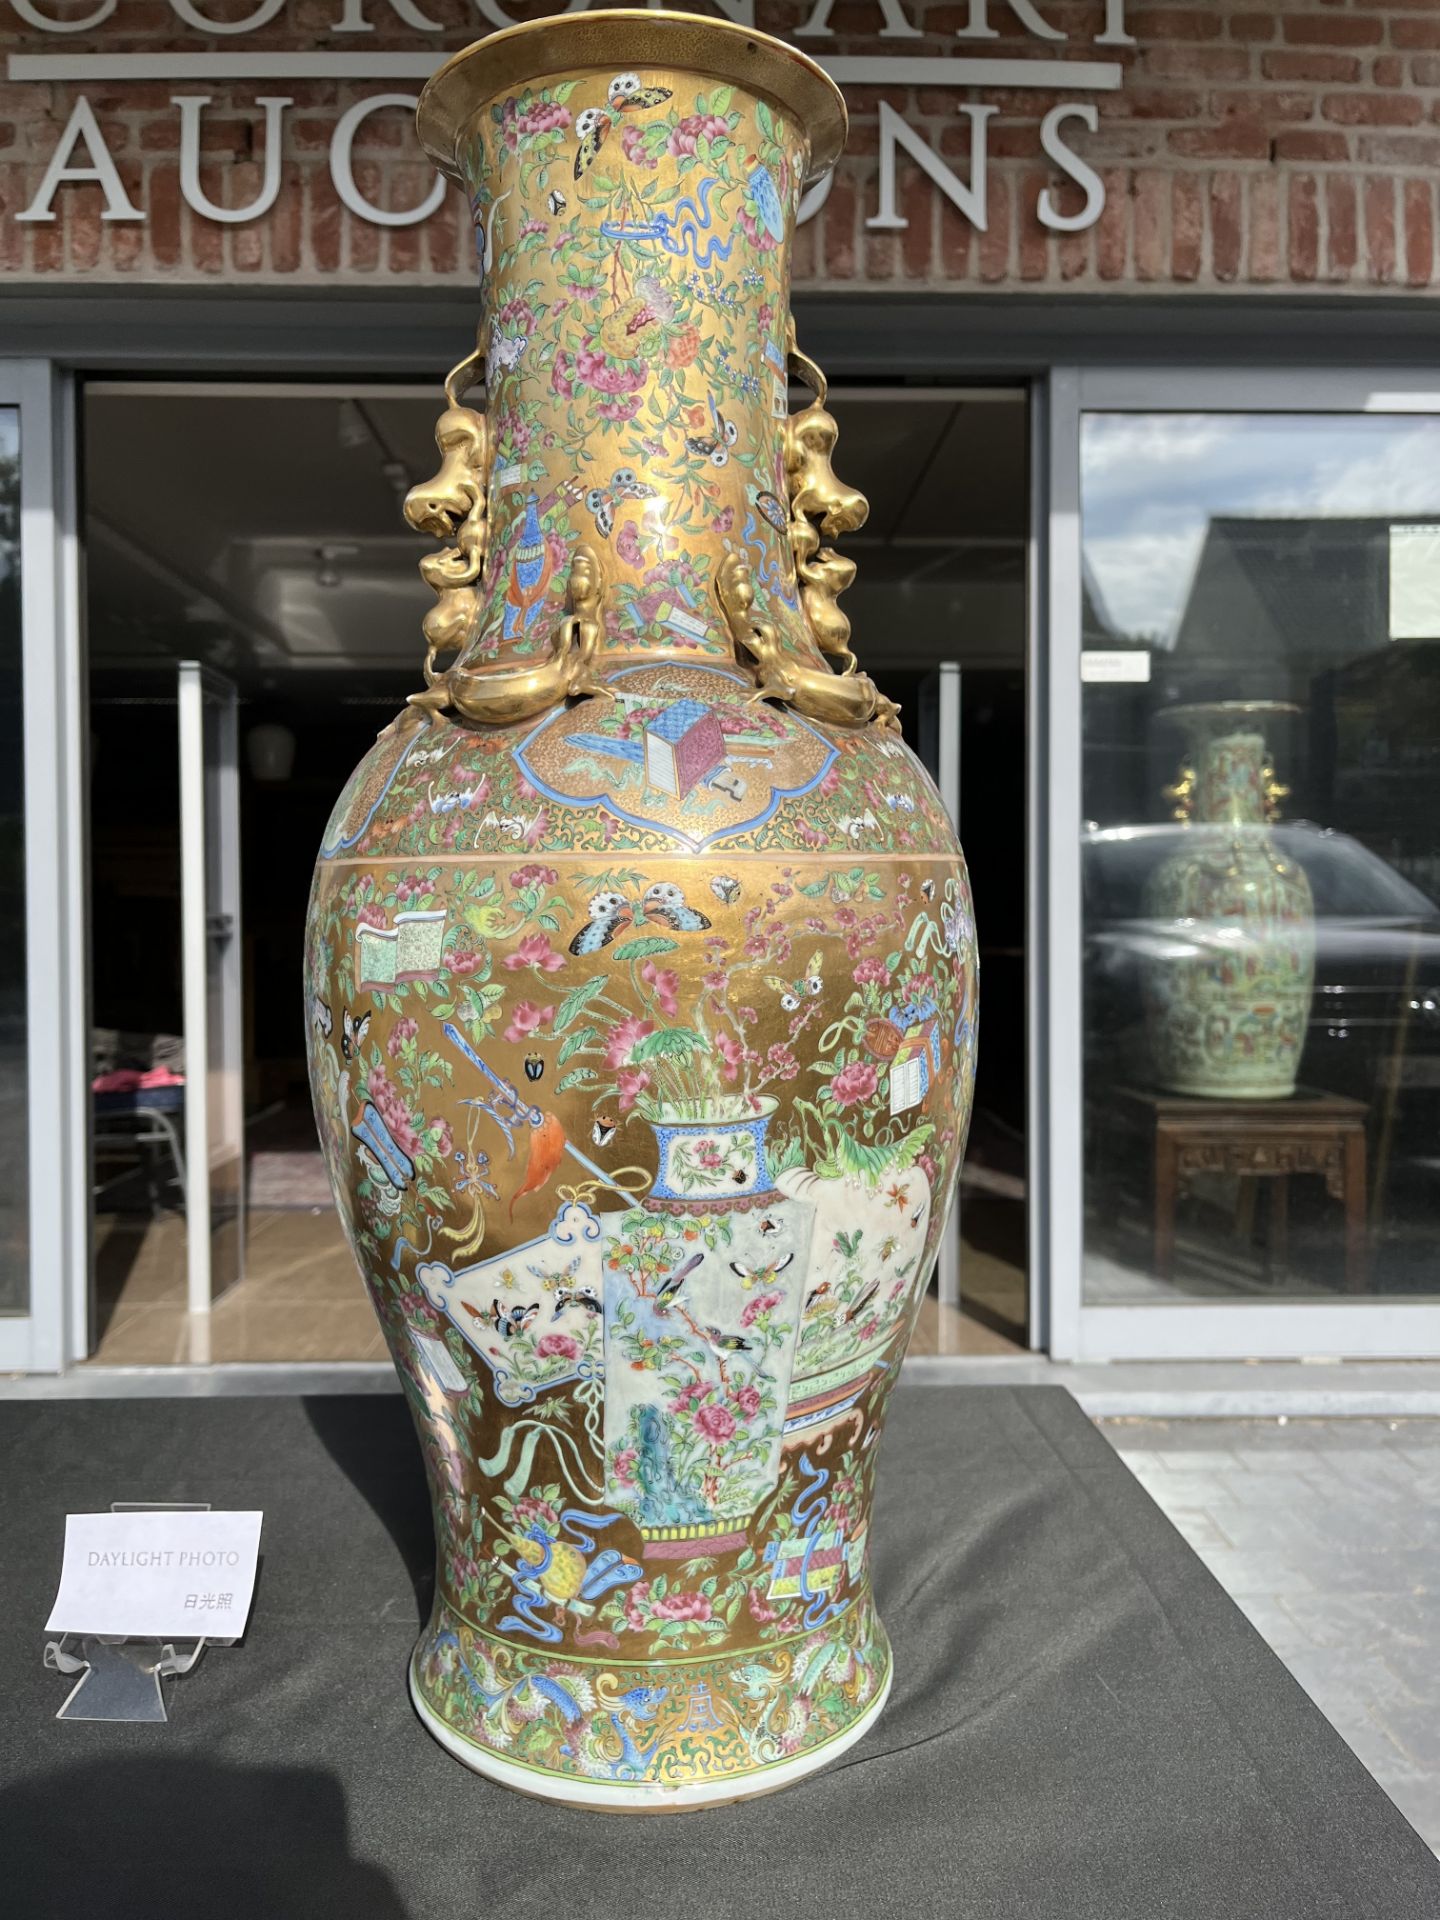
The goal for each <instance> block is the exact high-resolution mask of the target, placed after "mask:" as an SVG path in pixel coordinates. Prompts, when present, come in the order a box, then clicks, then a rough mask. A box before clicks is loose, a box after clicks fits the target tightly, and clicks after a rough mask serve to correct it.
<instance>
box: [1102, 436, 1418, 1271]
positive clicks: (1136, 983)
mask: <svg viewBox="0 0 1440 1920" xmlns="http://www.w3.org/2000/svg"><path fill="white" fill-rule="evenodd" d="M1081 447H1082V510H1083V551H1084V607H1083V623H1084V637H1083V645H1084V647H1085V649H1086V651H1087V654H1089V655H1090V656H1091V658H1092V659H1093V657H1094V655H1095V654H1096V653H1103V654H1104V655H1105V656H1107V657H1106V659H1105V660H1104V661H1103V662H1097V663H1096V665H1095V668H1094V670H1093V671H1092V672H1091V673H1087V676H1086V681H1085V685H1084V762H1083V787H1084V802H1083V804H1084V813H1085V824H1084V828H1083V853H1082V871H1083V885H1084V930H1083V937H1084V981H1085V994H1084V1022H1085V1034H1084V1040H1085V1055H1084V1058H1085V1116H1086V1125H1085V1236H1086V1245H1085V1265H1084V1286H1085V1298H1086V1301H1087V1302H1088V1303H1089V1304H1092V1305H1103V1304H1137V1305H1140V1304H1164V1303H1167V1302H1174V1301H1177V1300H1199V1299H1206V1300H1217V1299H1233V1300H1236V1301H1246V1300H1269V1301H1274V1300H1276V1299H1291V1298H1293V1299H1317V1300H1318V1299H1330V1298H1343V1297H1345V1296H1347V1295H1353V1294H1372V1295H1373V1294H1384V1295H1388V1296H1391V1297H1401V1298H1420V1297H1434V1296H1435V1295H1436V1293H1437V1292H1440V1287H1437V1281H1436V1269H1435V1263H1434V1257H1433V1246H1434V1239H1435V1232H1436V1226H1437V1221H1440V1183H1437V1179H1436V1175H1437V1172H1440V1124H1437V1123H1440V906H1437V904H1436V901H1437V898H1440V420H1437V419H1434V418H1430V417H1426V416H1419V415H1375V414H1363V415H1338V414H1334V415H1332V414H1318V413H1317V414H1313V415H1292V414H1286V415H1279V414H1268V415H1267V414H1180V413H1168V414H1167V413H1091V414H1089V415H1087V416H1086V417H1085V419H1084V422H1083V429H1082V442H1081ZM1117 655H1134V656H1136V657H1135V658H1133V659H1129V660H1121V661H1117V659H1116V656H1117ZM1102 673H1103V675H1104V676H1105V677H1103V678H1102V677H1100V676H1101V674H1102Z"/></svg>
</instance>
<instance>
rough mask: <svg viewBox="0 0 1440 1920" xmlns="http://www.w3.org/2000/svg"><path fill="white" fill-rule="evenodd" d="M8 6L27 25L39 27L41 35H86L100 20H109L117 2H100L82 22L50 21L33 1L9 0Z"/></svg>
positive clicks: (106, 0)
mask: <svg viewBox="0 0 1440 1920" xmlns="http://www.w3.org/2000/svg"><path fill="white" fill-rule="evenodd" d="M10 4H11V6H12V7H14V9H15V11H16V13H18V14H19V16H20V18H21V19H22V20H23V21H25V22H26V24H27V25H29V26H32V27H39V29H40V31H41V32H42V33H87V32H88V31H89V29H90V28H91V27H98V26H99V25H100V23H101V21H102V20H108V19H109V18H110V16H111V14H112V13H114V11H115V8H116V5H117V4H118V0H100V5H99V6H98V7H97V8H96V9H95V11H94V13H87V14H86V16H85V18H84V19H83V20H51V19H50V18H49V17H48V16H47V15H46V14H43V13H41V11H40V9H39V8H38V7H37V6H36V5H35V3H34V0H10Z"/></svg>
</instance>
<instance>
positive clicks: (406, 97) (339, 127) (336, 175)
mask: <svg viewBox="0 0 1440 1920" xmlns="http://www.w3.org/2000/svg"><path fill="white" fill-rule="evenodd" d="M418 105H419V102H418V101H417V100H416V98H415V95H414V94H413V93H376V94H372V95H371V96H370V98H369V99H368V100H357V101H356V102H355V104H354V106H353V107H350V108H348V109H347V110H346V111H345V112H344V113H342V114H341V116H340V118H339V119H338V120H337V121H336V122H335V132H334V134H333V136H332V137H331V141H330V178H331V180H332V181H333V182H334V183H335V191H336V193H338V194H339V196H340V198H341V200H342V201H343V202H344V204H345V205H346V206H347V207H348V208H349V209H350V211H351V213H353V214H354V215H355V216H356V218H357V219H360V220H368V221H369V222H370V224H371V225H372V226H376V227H418V226H419V224H420V222H421V221H422V220H428V219H429V218H430V216H431V214H432V213H434V211H435V209H436V208H437V207H438V206H439V205H440V203H441V202H442V201H443V200H444V198H445V193H446V188H447V185H448V183H447V182H446V181H445V180H444V179H443V178H439V177H437V179H436V181H435V184H434V186H433V187H432V188H431V189H430V192H429V193H428V194H427V195H426V197H425V198H424V199H423V200H422V201H421V202H420V204H419V206H418V207H411V208H410V209H409V210H408V211H401V212H399V213H395V212H392V211H390V210H389V209H387V208H384V207H372V206H371V204H370V202H369V201H368V200H367V199H365V197H364V196H363V194H362V193H361V192H360V189H359V188H358V187H357V186H356V184H355V175H354V173H353V171H352V170H351V166H350V149H351V148H352V147H353V146H354V144H355V135H356V133H357V132H358V131H359V128H360V123H361V121H362V120H367V119H368V118H369V117H370V115H371V114H372V113H375V112H377V111H378V110H379V109H380V108H381V107H405V108H406V109H408V111H409V112H411V113H413V112H414V111H415V109H416V107H417V106H418Z"/></svg>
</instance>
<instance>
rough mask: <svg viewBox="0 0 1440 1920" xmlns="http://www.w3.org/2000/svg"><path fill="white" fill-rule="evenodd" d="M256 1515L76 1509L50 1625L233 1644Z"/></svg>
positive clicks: (250, 1589)
mask: <svg viewBox="0 0 1440 1920" xmlns="http://www.w3.org/2000/svg"><path fill="white" fill-rule="evenodd" d="M261 1518H262V1516H261V1515H260V1514H259V1513H213V1512H212V1513H72V1514H70V1515H68V1516H67V1518H66V1521H65V1560H64V1564H63V1566H62V1567H61V1569H60V1591H59V1592H58V1593H57V1594H56V1596H55V1605H54V1607H53V1608H52V1609H51V1612H50V1618H49V1619H48V1620H47V1621H46V1623H45V1625H46V1630H47V1632H50V1633H114V1634H129V1635H131V1636H133V1637H136V1638H146V1639H149V1638H152V1637H153V1638H156V1639H172V1638H180V1639H187V1640H198V1639H206V1640H233V1639H238V1637H239V1636H240V1635H241V1634H242V1633H243V1632H244V1631H245V1620H246V1616H247V1615H248V1614H249V1612H250V1601H251V1597H252V1595H253V1594H254V1592H255V1569H256V1564H257V1562H258V1560H259V1556H260V1521H261Z"/></svg>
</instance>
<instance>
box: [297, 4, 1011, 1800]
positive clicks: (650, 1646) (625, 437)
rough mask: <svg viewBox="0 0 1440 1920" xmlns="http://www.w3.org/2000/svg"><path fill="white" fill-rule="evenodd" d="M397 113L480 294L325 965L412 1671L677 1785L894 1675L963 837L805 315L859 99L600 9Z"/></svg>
mask: <svg viewBox="0 0 1440 1920" xmlns="http://www.w3.org/2000/svg"><path fill="white" fill-rule="evenodd" d="M420 128H421V134H422V138H423V139H424V141H425V144H426V146H427V149H428V150H429V151H430V153H431V154H432V156H433V157H434V159H435V160H436V162H437V164H438V165H439V166H440V167H441V168H442V169H443V170H444V171H445V172H446V173H448V174H449V175H451V177H453V178H455V179H457V180H459V181H460V182H461V183H462V184H463V186H464V189H465V192H466V194H467V196H468V199H469V202H470V207H471V212H472V215H473V219H474V223H475V232H476V241H477V252H478V256H479V261H480V269H481V321H480V331H479V338H478V345H477V350H476V353H475V354H474V355H472V356H471V358H470V360H468V361H467V362H465V363H462V366H461V367H460V368H457V369H456V372H455V373H454V374H452V376H451V378H450V380H449V382H448V383H447V398H448V400H449V405H448V406H447V408H446V410H445V411H444V413H443V414H442V415H441V418H440V422H439V425H438V427H437V432H436V438H437V442H438V445H439V449H440V454H441V462H440V468H439V471H438V472H437V474H436V476H435V477H434V479H433V480H431V481H427V482H426V483H424V484H423V485H421V486H418V487H416V488H415V489H414V490H413V492H412V493H411V495H410V497H409V499H408V501H407V503H406V514H407V518H408V519H409V520H410V522H411V524H412V525H413V526H415V527H417V528H419V529H422V530H424V531H427V532H429V533H430V534H431V535H433V536H435V537H436V538H437V539H439V540H440V541H441V542H442V543H443V544H442V546H441V549H440V551H439V552H438V553H436V554H435V555H433V556H431V557H429V558H427V559H425V560H424V561H423V562H422V563H421V572H422V574H423V575H424V578H425V580H426V582H427V583H428V584H429V586H430V587H431V588H432V589H433V591H434V595H435V600H434V605H433V606H432V608H431V610H430V612H429V614H428V615H427V616H426V619H425V626H424V634H425V639H426V642H427V652H426V658H425V673H424V677H425V686H424V688H423V690H422V691H421V692H419V693H417V694H416V695H415V696H414V697H413V698H412V700H411V701H410V703H409V704H408V705H407V707H406V708H405V710H404V711H403V712H402V714H401V715H400V717H399V718H398V719H397V720H396V721H395V722H394V723H393V724H392V725H391V726H389V727H387V728H386V730H385V731H384V732H383V733H382V734H381V736H380V738H379V739H378V740H377V741H376V743H375V745H374V746H373V747H372V748H371V750H370V751H369V753H368V754H367V755H366V756H365V758H364V759H363V760H362V761H361V763H360V765H359V767H358V768H357V769H356V771H355V773H354V775H353V776H352V778H351V780H350V782H349V784H348V786H347V787H346V790H345V792H344V793H343V794H342V796H341V797H340V800H339V802H338V803H337V806H336V808H335V811H334V813H333V815H332V817H331V820H330V823H329V826H328V829H327V832H326V836H325V841H324V845H323V847H322V850H321V855H320V859H319V863H318V866H317V871H316V877H315V883H314V889H313V894H312V898H311V905H310V914H309V922H308V936H307V939H308V945H307V957H306V970H307V979H306V986H307V993H308V998H309V1014H310V1017H309V1035H310V1069H311V1078H312V1085H313V1089H314V1098H315V1111H316V1116H317V1121H318V1124H319V1129H320V1134H321V1138H322V1142H323V1145H324V1150H325V1154H326V1159H327V1162H328V1166H329V1171H330V1176H331V1180H332V1184H333V1187H334V1191H335V1197H336V1204H337V1206H338V1208H339V1212H340V1216H341V1219H342V1221H343V1223H344V1227H345V1231H346V1234H347V1236H348V1239H349V1242H350V1245H351V1247H352V1249H353V1251H354V1254H355V1258H356V1261H357V1263H358V1265H359V1267H360V1270H361V1272H362V1274H363V1276H364V1279H365V1283H366V1285H367V1287H368V1289H369V1292H370V1295H371V1298H372V1300H373V1302H374V1305H375V1308H376V1311H377V1313H378V1315H379V1318H380V1321H381V1324H382V1326H383V1328H384V1332H385V1336H386V1339H387V1341H388V1344H389V1347H390V1351H391V1353H392V1355H393V1357H394V1361H395V1365H396V1368H397V1370H398V1372H399V1376H400V1380H401V1383H402V1385H403V1387H404V1390H405V1392H406V1394H407V1396H408V1398H409V1401H410V1405H411V1408H412V1410H413V1413H414V1417H415V1422H416V1426H417V1428H418V1430H419V1434H420V1438H421V1442H422V1446H423V1451H424V1457H425V1464H426V1468H427V1472H428V1476H429V1484H430V1491H431V1497H432V1501H433V1507H434V1518H435V1530H436V1537H437V1548H438V1557H437V1583H436V1597H435V1604H434V1611H433V1614H432V1616H431V1618H430V1621H429V1623H428V1625H427V1626H426V1628H425V1631H424V1633H423V1634H422V1635H421V1638H420V1642H419V1645H418V1647H417V1648H416V1651H415V1655H414V1659H413V1662H412V1667H411V1691H412V1695H413V1698H414V1701H415V1704H416V1707H417V1709H418V1711H419V1713H420V1715H421V1717H422V1719H423V1721H424V1722H425V1724H426V1725H427V1727H429V1729H430V1730H431V1731H432V1732H433V1733H434V1735H435V1737H436V1738H437V1739H438V1740H440V1741H441V1742H442V1743H443V1744H444V1745H445V1746H446V1747H447V1748H448V1749H449V1750H450V1751H451V1752H452V1753H453V1754H455V1755H457V1756H458V1757H459V1758H460V1759H461V1760H463V1761H464V1762H466V1764H468V1765H469V1766H471V1767H474V1768H475V1769H476V1770H478V1771H479V1772H481V1773H483V1774H487V1775H489V1776H491V1777H492V1778H494V1779H496V1780H500V1781H503V1782H504V1783H506V1784H508V1785H511V1786H514V1787H519V1788H521V1789H523V1790H525V1791H527V1792H530V1793H533V1794H538V1795H541V1796H544V1797H548V1798H552V1799H557V1800H562V1801H566V1802H569V1803H571V1804H574V1805H577V1806H583V1807H593V1808H603V1809H612V1810H631V1811H642V1812H644V1811H661V1812H663V1811H669V1810H677V1809H683V1808H689V1807H698V1806H704V1805H707V1804H713V1803H715V1802H719V1801H726V1800H732V1799H737V1798H740V1797H743V1796H745V1795H747V1794H753V1793H759V1792H764V1791H768V1790H769V1789H771V1788H774V1787H778V1786H783V1785H785V1784H786V1783H787V1782H789V1781H792V1780H795V1779H797V1778H800V1777H801V1776H803V1775H804V1774H806V1773H808V1772H810V1771H812V1770H813V1769H814V1768H816V1767H819V1766H822V1765H824V1764H825V1763H826V1762H828V1761H829V1760H831V1759H833V1758H834V1757H835V1756H836V1755H838V1754H839V1753H841V1752H842V1751H843V1750H844V1749H845V1747H846V1746H848V1745H849V1744H850V1743H851V1742H853V1741H854V1740H856V1739H857V1738H858V1737H859V1736H860V1734H861V1733H863V1731H864V1730H865V1728H866V1727H867V1726H868V1725H869V1724H870V1723H871V1722H872V1721H873V1719H874V1718H875V1716H876V1715H877V1713H878V1712H879V1711H880V1708H881V1706H882V1704H883V1702H884V1699H885V1696H886V1693H887V1690H888V1688H889V1685H890V1672H891V1658H890V1649H889V1645H888V1642H887V1640H886V1636H885V1632H884V1629H883V1627H882V1626H881V1624H880V1621H879V1619H878V1618H877V1615H876V1611H875V1604H874V1599H873V1595H872V1591H871V1582H870V1570H869V1558H868V1542H869V1530H870V1508H871V1501H872V1497H873V1494H874V1479H875V1466H876V1460H877V1446H876V1443H877V1441H878V1439H879V1436H880V1430H881V1425H882V1422H883V1419H884V1414H885V1407H886V1401H887V1396H888V1394H889V1392H890V1389H891V1387H892V1386H893V1384H894V1381H895V1378H896V1375H897V1373H898V1370H899V1367H900V1362H901V1359H902V1357H903V1355H904V1352H905V1348H906V1344H907V1342H908V1339H909V1336H910V1332H911V1329H912V1327H913V1325H914V1322H915V1318H916V1315H917V1313H918V1311H919V1307H920V1303H921V1299H922V1297H923V1294H924V1290H925V1287H926V1284H927V1281H928V1277H929V1273H930V1269H931V1266H932V1264H933V1261H934V1258H935V1254H936V1250H937V1247H938V1244H939V1240H940V1236H941V1233H942V1231H943V1227H944V1222H945V1216H946V1213H947V1210H948V1208H949V1205H950V1202H951V1197H952V1195H953V1192H954V1187H955V1182H956V1178H957V1174H958V1170H959V1164H960V1158H961V1155H962V1152H963V1148H964V1140H965V1132H966V1127H967V1123H968V1117H969V1111H970V1103H971V1095H972V1088H973V1076H974V1049H975V1012H976V953H975V940H974V929H973V924H972V919H971V905H970V894H969V885H968V881H967V877H966V873H965V867H964V862H963V860H962V858H961V855H960V851H959V848H958V846H957V844H956V841H955V837H954V833H953V830H952V828H951V825H950V822H949V820H948V818H947V816H946V814H945V811H944V809H943V807H942V805H941V802H940V799H939V797H938V795H937V793H936V791H935V788H934V786H933V785H932V783H931V781H930V779H929V777H928V776H927V774H926V773H925V771H924V769H923V768H922V767H921V765H920V764H919V762H918V761H917V760H916V759H915V757H914V756H913V755H912V754H911V753H910V751H909V750H908V748H907V747H906V746H905V744H904V742H903V740H902V738H901V735H900V732H899V730H898V725H897V721H896V710H895V709H894V707H893V706H892V705H891V703H890V702H889V701H887V700H886V699H885V698H884V697H883V696H882V695H881V694H880V693H879V692H878V690H877V689H876V687H875V686H874V684H873V682H872V681H871V680H870V679H869V678H868V677H867V676H866V675H865V674H864V673H863V672H861V671H860V670H859V668H858V666H857V664H856V661H855V657H854V655H853V654H852V653H851V651H850V648H849V623H848V621H847V619H846V618H845V616H844V614H843V612H842V611H841V610H840V608H839V605H838V598H839V595H840V593H841V592H842V591H843V589H844V588H845V587H846V586H848V585H849V583H850V580H851V579H852V577H853V574H854V565H853V563H852V562H851V561H849V560H848V559H845V558H843V557H842V556H841V555H840V554H839V553H838V552H837V551H836V550H835V548H834V547H833V546H832V545H830V544H829V543H830V542H831V541H832V540H834V539H836V538H838V537H839V536H841V535H843V534H844V533H845V532H847V531H850V530H852V529H853V528H855V527H857V526H858V525H859V524H860V523H861V521H862V520H863V518H864V516H865V511H866V508H865V502H864V500H863V499H862V498H861V496H860V495H859V494H857V493H855V492H854V491H853V489H849V488H846V487H845V486H843V484H842V483H841V482H840V481H839V480H838V479H837V478H836V476H835V473H834V471H833V469H832V467H831V462H830V453H831V449H832V447H833V445H834V442H835V437H836V423H835V420H834V418H833V417H832V416H831V414H830V413H829V412H828V411H827V410H826V407H825V404H824V401H825V383H824V379H823V376H822V375H821V374H820V372H819V370H818V368H816V367H815V366H814V365H813V363H812V362H810V361H809V360H808V359H806V357H805V356H804V354H803V353H801V352H800V351H799V349H798V347H797V345H796V342H795V338H794V330H793V327H792V325H791V323H790V320H789V289H788V269H789V251H790V243H791V238H792V234H793V229H794V222H795V214H796V208H797V206H798V203H799V199H800V195H801V192H802V189H803V187H804V185H805V183H806V182H807V180H810V179H813V178H815V177H817V176H818V175H819V174H820V173H822V172H823V171H824V170H825V169H826V168H827V167H828V166H829V165H830V164H831V163H832V162H833V160H834V158H835V156H836V154H837V153H838V152H839V150H840V147H841V145H842V144H843V138H844V110H843V105H842V103H841V101H840V97H839V95H838V93H837V92H836V90H835V88H834V87H833V85H832V83H831V82H830V81H829V80H828V79H826V78H825V76H824V75H823V74H822V73H821V71H820V70H819V69H818V68H817V67H815V66H813V65H812V64H811V63H810V62H809V61H807V60H805V59H804V58H803V57H802V56H800V55H798V54H796V53H795V52H794V51H793V50H792V49H790V48H788V47H784V46H782V45H780V44H779V43H777V42H773V41H769V40H767V39H766V38H765V37H764V36H763V35H759V34H755V33H752V32H749V31H746V30H742V29H739V28H736V27H733V26H730V25H729V24H728V23H725V22H721V21H714V20H698V19H691V18H688V17H686V16H683V15H667V14H653V15H645V14H639V15H637V14H617V15H613V16H607V15H603V14H589V15H574V16H564V17H561V18H556V19H547V20H542V21H538V22H535V23H534V24H532V25H529V26H526V27H522V28H517V29H514V30H512V31H508V32H505V33H501V34H499V35H496V36H494V37H492V38H491V39H490V40H487V41H484V42H482V43H480V44H479V45H478V46H477V47H474V48H472V49H470V50H469V51H468V52H467V53H465V54H462V55H460V56H458V57H457V58H456V59H455V60H453V61H452V62H450V64H449V65H448V66H447V67H445V68H444V69H442V71H441V72H440V74H439V75H437V77H436V78H435V80H433V81H432V82H431V84H430V85H429V87H428V88H427V89H426V92H425V95H424V98H423V100H422V103H421V108H420ZM482 377H483V380H484V385H485V389H486V406H485V411H484V412H483V413H481V412H480V411H478V410H477V409H475V408H473V407H471V406H469V405H467V404H466V402H465V394H466V390H467V388H468V386H469V385H470V384H472V383H474V382H477V381H478V380H479V379H481V378H482ZM792 379H795V380H798V381H799V382H800V384H801V385H803V386H805V387H808V388H809V390H810V392H811V394H812V396H813V397H812V398H811V400H810V402H809V404H807V405H805V406H802V407H801V408H799V409H798V410H797V411H795V412H793V413H792V412H791V411H790V405H789V400H788V387H789V383H790V381H791V380H792Z"/></svg>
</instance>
